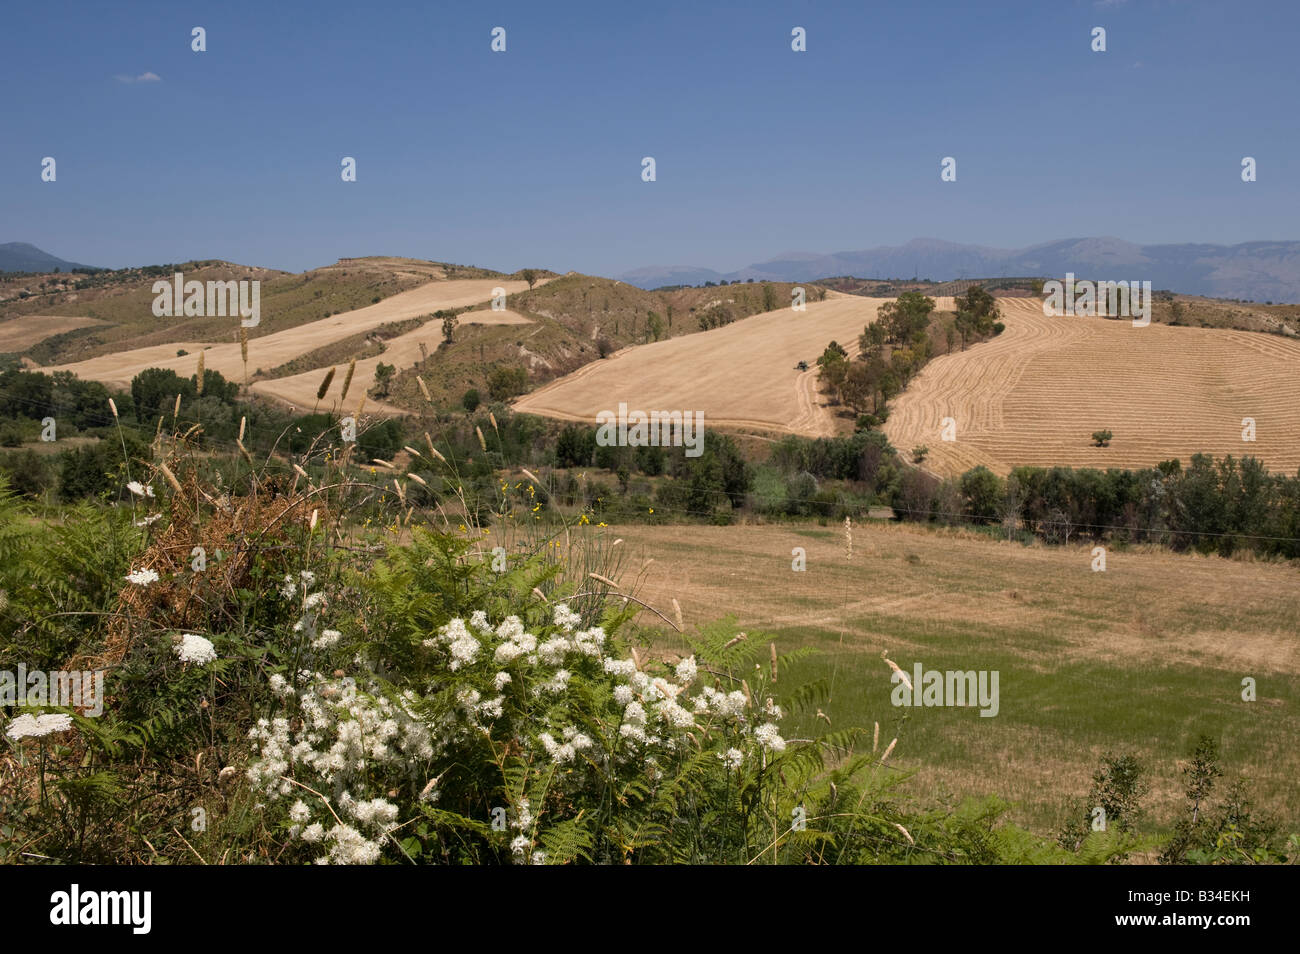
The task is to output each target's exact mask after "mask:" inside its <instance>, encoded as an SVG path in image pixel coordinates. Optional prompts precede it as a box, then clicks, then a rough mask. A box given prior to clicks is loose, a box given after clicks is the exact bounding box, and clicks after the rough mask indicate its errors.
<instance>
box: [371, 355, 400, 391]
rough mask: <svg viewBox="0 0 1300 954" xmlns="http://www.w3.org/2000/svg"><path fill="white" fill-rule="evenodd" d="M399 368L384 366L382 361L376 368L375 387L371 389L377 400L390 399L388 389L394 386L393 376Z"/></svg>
mask: <svg viewBox="0 0 1300 954" xmlns="http://www.w3.org/2000/svg"><path fill="white" fill-rule="evenodd" d="M396 371H397V367H396V366H395V365H391V364H384V362H382V361H380V362H379V364H377V365H376V366H375V386H374V387H373V388H372V389H371V394H372V395H373V396H374V397H377V398H384V397H388V389H389V387H390V386H391V385H392V381H393V375H394V374H395V373H396Z"/></svg>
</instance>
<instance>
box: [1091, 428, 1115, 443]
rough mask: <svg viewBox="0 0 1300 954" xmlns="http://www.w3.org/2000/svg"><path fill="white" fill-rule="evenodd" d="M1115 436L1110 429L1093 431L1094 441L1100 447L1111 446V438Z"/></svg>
mask: <svg viewBox="0 0 1300 954" xmlns="http://www.w3.org/2000/svg"><path fill="white" fill-rule="evenodd" d="M1114 436H1115V435H1114V434H1112V433H1111V432H1110V431H1093V432H1092V442H1093V443H1094V444H1095V445H1096V446H1098V447H1109V446H1110V439H1111V438H1112V437H1114Z"/></svg>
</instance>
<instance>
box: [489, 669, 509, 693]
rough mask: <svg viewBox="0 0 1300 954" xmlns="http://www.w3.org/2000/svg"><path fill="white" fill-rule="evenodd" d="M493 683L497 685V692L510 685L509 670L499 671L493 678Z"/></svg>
mask: <svg viewBox="0 0 1300 954" xmlns="http://www.w3.org/2000/svg"><path fill="white" fill-rule="evenodd" d="M492 685H494V686H495V687H496V690H497V692H500V691H501V690H502V689H504V688H505V687H506V686H508V685H510V673H508V672H499V673H497V674H496V675H495V676H494V677H493V678H492Z"/></svg>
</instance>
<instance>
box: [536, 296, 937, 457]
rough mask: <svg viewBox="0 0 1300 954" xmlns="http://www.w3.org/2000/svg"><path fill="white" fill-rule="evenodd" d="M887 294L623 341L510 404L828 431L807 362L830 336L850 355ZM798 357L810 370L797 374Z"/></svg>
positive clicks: (832, 424)
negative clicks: (636, 342) (648, 340)
mask: <svg viewBox="0 0 1300 954" xmlns="http://www.w3.org/2000/svg"><path fill="white" fill-rule="evenodd" d="M885 301H886V299H878V298H862V297H857V296H852V295H841V294H837V293H831V295H829V296H828V297H827V299H826V301H823V302H815V303H810V304H809V305H808V306H807V310H806V311H803V312H796V311H794V310H792V309H790V308H782V309H779V310H777V311H771V312H767V313H765V314H761V315H755V316H753V317H751V318H745V319H743V320H741V321H737V322H733V323H732V324H729V325H725V326H723V327H721V328H715V329H713V330H711V331H702V332H699V333H697V334H689V335H683V336H681V337H677V338H670V339H669V340H667V341H657V342H655V343H653V344H647V345H640V346H637V347H633V348H625V349H623V350H622V351H619V352H616V353H615V354H613V355H611V356H610V357H609V358H606V359H605V360H603V361H593V362H592V363H591V364H588V365H585V366H584V367H582V368H579V369H578V370H577V371H575V372H573V373H572V374H569V375H566V376H565V377H563V378H560V379H559V380H557V381H554V382H552V383H551V384H549V385H547V386H545V387H542V388H539V389H538V390H536V391H533V392H532V393H531V394H527V395H525V396H524V397H522V398H520V399H519V400H518V401H517V402H516V403H515V409H516V410H519V411H523V412H526V413H529V414H541V415H543V416H545V417H554V418H559V419H561V420H570V421H588V422H594V421H595V418H596V414H597V413H598V412H600V411H602V410H615V409H616V408H617V405H618V404H619V402H626V403H627V405H628V407H629V408H630V409H634V410H638V409H639V410H647V411H648V410H688V411H703V412H704V419H705V426H709V425H714V426H718V427H744V428H755V429H759V430H768V431H786V432H792V433H796V434H808V435H814V436H818V435H830V434H834V433H836V430H837V426H836V425H837V421H836V418H835V416H834V414H833V413H832V410H831V409H830V408H829V407H828V406H827V405H826V401H825V399H824V398H822V397H821V395H819V394H818V391H817V373H816V364H815V362H816V360H817V358H818V357H819V356H820V355H821V353H822V352H823V351H824V350H825V348H826V345H827V344H828V343H829V342H830V341H831V339H832V338H833V339H835V340H837V341H839V342H840V344H842V345H844V346H845V348H847V349H848V350H849V353H850V354H853V353H856V351H857V340H858V336H859V335H860V334H862V329H863V328H864V327H865V326H866V325H867V324H868V323H869V322H872V321H875V319H876V310H877V308H879V306H880V305H882V304H884V302H885ZM941 301H945V300H941ZM946 302H947V304H948V307H951V299H946ZM941 307H943V305H942V304H941ZM799 361H807V362H808V364H809V366H810V370H808V371H799V370H798V369H797V368H796V367H795V365H796V364H798V362H799Z"/></svg>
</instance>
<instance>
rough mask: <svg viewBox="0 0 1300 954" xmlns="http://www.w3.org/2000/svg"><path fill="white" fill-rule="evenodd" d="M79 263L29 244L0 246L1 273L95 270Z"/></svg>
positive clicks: (19, 243) (17, 243)
mask: <svg viewBox="0 0 1300 954" xmlns="http://www.w3.org/2000/svg"><path fill="white" fill-rule="evenodd" d="M93 267H94V266H92V265H82V264H80V263H79V262H68V261H65V260H63V259H61V258H57V257H56V256H54V255H51V254H50V253H49V252H43V251H41V250H40V249H39V248H37V247H36V246H35V245H29V244H28V243H27V242H10V243H8V244H7V245H0V272H52V271H54V270H55V269H56V268H57V269H58V270H59V271H61V272H70V271H72V269H74V268H93Z"/></svg>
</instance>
